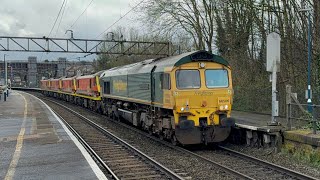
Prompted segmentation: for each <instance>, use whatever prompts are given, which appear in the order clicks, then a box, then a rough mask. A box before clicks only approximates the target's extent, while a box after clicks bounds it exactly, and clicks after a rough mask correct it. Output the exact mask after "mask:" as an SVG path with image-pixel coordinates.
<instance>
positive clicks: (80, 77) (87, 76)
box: [76, 70, 104, 79]
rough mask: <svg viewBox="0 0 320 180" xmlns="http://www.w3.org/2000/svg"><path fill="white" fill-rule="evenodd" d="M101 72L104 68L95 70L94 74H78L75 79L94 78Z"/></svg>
mask: <svg viewBox="0 0 320 180" xmlns="http://www.w3.org/2000/svg"><path fill="white" fill-rule="evenodd" d="M103 72H104V70H103V71H99V72H96V73H94V74H89V75H85V76H78V77H76V79H86V78H94V77H95V76H100V75H101V74H102V73H103Z"/></svg>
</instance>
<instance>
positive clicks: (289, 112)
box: [286, 85, 292, 130]
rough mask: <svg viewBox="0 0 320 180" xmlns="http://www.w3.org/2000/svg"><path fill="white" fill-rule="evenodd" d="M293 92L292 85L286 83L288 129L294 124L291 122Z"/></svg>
mask: <svg viewBox="0 0 320 180" xmlns="http://www.w3.org/2000/svg"><path fill="white" fill-rule="evenodd" d="M291 93H292V86H291V85H286V105H287V107H286V110H287V113H286V119H287V128H288V130H291V128H292V124H291Z"/></svg>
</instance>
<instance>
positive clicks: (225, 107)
mask: <svg viewBox="0 0 320 180" xmlns="http://www.w3.org/2000/svg"><path fill="white" fill-rule="evenodd" d="M228 108H229V106H228V105H222V106H220V111H224V110H228Z"/></svg>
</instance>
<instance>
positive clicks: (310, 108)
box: [299, 8, 312, 113]
mask: <svg viewBox="0 0 320 180" xmlns="http://www.w3.org/2000/svg"><path fill="white" fill-rule="evenodd" d="M299 11H300V12H308V89H307V92H306V95H307V97H306V98H307V99H308V100H307V104H308V112H309V113H312V97H311V92H312V91H311V60H312V59H311V47H312V44H311V28H312V27H311V26H312V24H311V11H312V9H311V8H306V9H301V10H299Z"/></svg>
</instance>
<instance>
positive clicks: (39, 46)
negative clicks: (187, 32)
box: [0, 36, 172, 56]
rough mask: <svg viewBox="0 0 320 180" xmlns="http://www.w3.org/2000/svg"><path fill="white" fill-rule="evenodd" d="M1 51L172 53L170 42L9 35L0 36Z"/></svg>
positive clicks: (160, 54)
mask: <svg viewBox="0 0 320 180" xmlns="http://www.w3.org/2000/svg"><path fill="white" fill-rule="evenodd" d="M103 47H104V48H103ZM0 51H18V52H48V53H49V52H55V53H88V54H114V55H159V56H170V55H172V54H171V43H170V42H147V41H126V40H97V39H73V38H48V37H9V36H0Z"/></svg>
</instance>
